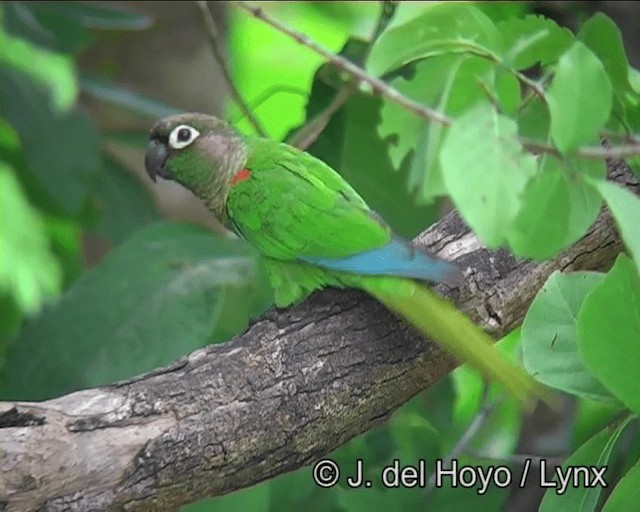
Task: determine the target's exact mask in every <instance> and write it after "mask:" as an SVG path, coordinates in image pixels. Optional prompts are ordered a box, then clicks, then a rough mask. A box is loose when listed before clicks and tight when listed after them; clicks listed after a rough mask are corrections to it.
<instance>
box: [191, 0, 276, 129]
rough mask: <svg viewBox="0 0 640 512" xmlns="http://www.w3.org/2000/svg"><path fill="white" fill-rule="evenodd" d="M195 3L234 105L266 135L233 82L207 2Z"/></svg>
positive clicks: (254, 126)
mask: <svg viewBox="0 0 640 512" xmlns="http://www.w3.org/2000/svg"><path fill="white" fill-rule="evenodd" d="M196 5H197V7H198V9H200V12H201V13H202V20H203V22H204V27H205V33H206V35H207V40H208V41H209V46H210V47H211V52H212V53H213V58H214V59H215V60H216V62H217V63H218V66H219V67H220V72H221V73H222V76H223V77H224V80H225V82H226V84H227V87H228V88H229V92H230V93H231V97H232V98H233V101H235V103H236V105H238V108H239V109H240V110H241V111H242V113H243V114H244V115H245V117H246V118H247V120H248V121H249V123H250V124H251V126H253V129H254V130H255V131H256V133H258V134H259V135H261V136H262V137H266V135H267V133H266V132H265V131H264V129H263V128H262V125H261V124H260V121H258V118H257V117H256V116H255V115H254V113H253V111H252V110H251V108H249V105H247V103H246V102H245V101H244V99H243V98H242V95H241V94H240V91H239V90H238V88H237V87H236V85H235V83H234V82H233V77H232V76H231V71H230V70H229V65H228V63H227V59H226V57H225V55H224V53H223V52H222V44H221V41H220V37H219V33H218V29H217V27H216V22H215V21H214V19H213V16H212V15H211V11H210V10H209V5H208V2H205V1H202V0H198V1H196Z"/></svg>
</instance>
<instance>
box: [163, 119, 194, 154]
mask: <svg viewBox="0 0 640 512" xmlns="http://www.w3.org/2000/svg"><path fill="white" fill-rule="evenodd" d="M198 135H200V132H199V131H198V130H196V129H195V128H193V127H192V126H189V125H187V124H181V125H178V126H176V127H175V128H174V129H173V130H171V133H170V134H169V146H171V147H172V148H173V149H182V148H186V147H187V146H188V145H189V144H191V143H192V142H193V141H194V140H196V139H197V138H198Z"/></svg>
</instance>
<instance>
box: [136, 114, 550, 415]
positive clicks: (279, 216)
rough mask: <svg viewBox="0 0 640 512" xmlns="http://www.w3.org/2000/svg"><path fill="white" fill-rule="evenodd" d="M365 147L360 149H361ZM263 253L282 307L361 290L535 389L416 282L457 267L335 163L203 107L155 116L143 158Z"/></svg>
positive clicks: (508, 383) (461, 353) (525, 390)
mask: <svg viewBox="0 0 640 512" xmlns="http://www.w3.org/2000/svg"><path fill="white" fill-rule="evenodd" d="M363 151H366V148H363ZM145 166H146V169H147V172H148V173H149V175H150V176H151V178H152V179H153V180H154V181H155V179H156V177H157V176H160V177H162V178H165V179H170V180H175V181H177V182H178V183H180V184H182V185H183V186H184V187H186V188H188V189H189V190H191V191H192V192H193V193H194V194H195V195H196V196H198V197H199V198H200V199H201V200H202V201H203V202H204V203H205V204H206V206H207V207H208V208H209V210H211V212H213V214H214V215H215V216H216V217H217V218H218V219H219V220H220V221H221V222H223V223H224V224H225V225H227V226H228V227H229V228H231V229H232V230H233V231H235V232H236V233H237V234H238V235H239V236H241V237H242V238H244V239H245V240H247V241H248V242H249V243H250V244H251V245H253V246H254V247H255V248H257V249H258V250H259V251H260V253H261V254H262V255H263V257H264V260H265V263H266V267H267V272H268V274H269V278H270V281H271V284H272V285H273V288H274V292H275V300H276V304H277V305H278V306H280V307H284V306H287V305H289V304H291V303H294V302H297V301H299V300H301V299H302V298H304V297H305V296H307V295H308V294H309V293H310V292H312V291H313V290H316V289H318V288H322V287H325V286H336V287H352V288H360V289H362V290H365V291H366V292H368V293H369V294H371V295H373V296H374V297H376V298H377V299H378V300H380V301H381V302H382V303H383V304H385V305H386V306H387V307H388V308H389V309H391V310H392V311H395V312H396V313H398V314H400V315H401V316H402V317H404V318H405V319H406V320H408V321H409V322H411V323H412V324H413V325H414V326H415V327H416V328H417V329H419V330H420V331H421V332H423V333H424V334H426V335H428V336H429V337H430V338H431V339H433V340H434V341H436V342H438V343H439V344H440V345H441V346H442V347H444V348H445V349H446V350H447V351H449V352H450V353H452V354H453V355H454V356H456V357H457V358H458V359H460V360H462V361H467V362H469V363H470V364H471V365H472V366H473V367H475V368H476V369H478V370H479V371H481V372H482V373H483V374H484V375H485V376H486V377H487V378H489V379H490V380H493V381H496V382H499V383H501V384H502V386H504V388H505V389H506V390H508V391H509V392H510V393H511V394H512V395H513V396H515V397H516V398H517V399H518V400H520V401H521V402H522V403H523V404H525V405H526V406H530V405H531V404H532V403H533V400H534V399H535V398H536V397H538V396H540V394H541V388H540V387H539V384H537V383H536V382H535V381H534V380H533V379H532V378H531V377H530V376H529V375H528V374H527V373H526V372H525V371H524V370H523V369H522V368H520V367H518V366H516V365H514V364H511V363H510V362H509V361H507V360H506V359H505V358H504V357H502V356H501V355H500V353H499V352H498V351H497V350H496V348H495V347H494V345H493V340H492V339H491V338H490V337H489V336H488V335H487V334H486V333H484V332H483V331H482V330H481V329H479V328H478V327H477V326H476V325H475V324H474V323H473V322H472V321H471V320H469V319H468V318H467V317H466V316H465V315H464V314H463V313H461V312H460V311H458V310H457V309H456V308H455V306H453V304H451V303H449V302H448V301H446V300H445V299H443V298H441V297H439V296H438V295H436V294H435V293H433V292H432V291H431V290H429V289H428V288H427V287H426V286H425V285H424V284H422V283H420V281H432V282H439V281H446V280H447V279H452V278H455V275H456V273H457V272H459V271H458V269H457V268H456V267H455V266H454V265H452V264H450V263H447V262H445V261H442V260H438V259H435V258H432V257H430V256H429V255H427V254H426V253H424V252H422V251H419V250H417V249H415V248H413V247H412V246H411V245H410V244H409V243H408V242H406V241H404V240H402V239H400V238H399V237H398V236H396V235H394V233H393V232H392V230H391V229H390V227H389V226H388V225H387V224H386V222H385V221H384V220H383V219H382V218H381V217H380V216H378V215H377V214H376V213H375V212H373V211H372V210H371V209H370V208H369V207H368V206H367V204H366V203H365V201H364V200H363V199H362V198H361V197H360V196H359V195H358V193H357V192H356V191H355V190H354V189H353V188H351V186H350V185H349V184H348V183H347V182H346V181H345V180H344V179H343V178H342V177H341V176H340V175H339V174H338V173H337V172H335V171H334V170H333V169H331V168H330V167H329V166H327V165H326V164H324V163H323V162H322V161H320V160H318V159H316V158H315V157H313V156H311V155H309V154H308V153H305V152H304V151H301V150H298V149H296V148H293V147H291V146H288V145H287V144H283V143H278V142H275V141H273V140H269V139H265V138H261V137H252V136H244V135H241V134H239V133H238V132H237V131H235V130H234V129H233V128H232V127H231V126H229V125H228V124H227V123H226V122H224V121H221V120H219V119H217V118H215V117H212V116H208V115H203V114H184V115H179V116H173V117H168V118H166V119H163V120H161V121H159V122H158V123H157V124H156V125H155V126H154V127H153V128H152V130H151V135H150V142H149V146H148V149H147V153H146V157H145Z"/></svg>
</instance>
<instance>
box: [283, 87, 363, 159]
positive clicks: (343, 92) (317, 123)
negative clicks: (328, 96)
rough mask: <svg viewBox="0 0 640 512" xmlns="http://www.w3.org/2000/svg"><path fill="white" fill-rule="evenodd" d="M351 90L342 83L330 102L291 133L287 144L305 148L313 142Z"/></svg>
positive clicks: (349, 94)
mask: <svg viewBox="0 0 640 512" xmlns="http://www.w3.org/2000/svg"><path fill="white" fill-rule="evenodd" d="M352 92H353V88H352V87H349V86H348V85H343V86H342V87H341V88H340V90H338V92H337V94H336V95H335V96H334V98H333V100H331V103H329V104H328V105H327V106H326V107H325V108H324V109H323V110H322V111H321V112H320V113H319V114H317V115H316V116H314V118H313V119H312V120H311V121H309V122H308V123H306V124H305V125H304V126H303V127H301V128H300V129H299V130H298V131H297V132H296V133H294V134H293V136H292V137H291V139H290V140H289V141H288V143H289V144H291V145H292V146H295V147H297V148H300V149H307V148H308V147H309V146H311V144H313V143H314V142H315V141H316V140H317V139H318V137H319V136H320V134H321V133H322V131H323V130H324V129H325V128H326V127H327V125H328V124H329V121H331V118H332V117H333V114H335V113H336V112H337V111H338V110H340V108H341V107H342V106H343V105H344V104H345V103H346V102H347V100H348V99H349V97H350V96H351V94H352Z"/></svg>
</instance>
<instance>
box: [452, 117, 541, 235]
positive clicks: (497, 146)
mask: <svg viewBox="0 0 640 512" xmlns="http://www.w3.org/2000/svg"><path fill="white" fill-rule="evenodd" d="M516 132H517V126H516V124H515V122H514V121H512V120H511V119H509V118H506V117H504V116H502V115H500V114H498V113H497V112H495V111H494V110H493V109H492V108H491V106H490V105H487V104H479V105H478V106H476V107H475V108H473V109H471V110H469V111H468V112H467V113H466V114H464V115H463V116H462V117H460V118H459V119H458V120H456V122H454V124H453V126H452V127H451V128H450V129H449V133H448V134H447V137H446V139H445V142H444V144H443V147H442V151H441V153H440V164H441V165H442V172H443V178H444V183H445V185H446V187H447V190H448V191H449V193H450V195H451V198H452V199H453V202H454V203H455V205H456V207H457V208H458V210H459V211H460V214H461V216H462V218H463V219H464V220H465V221H466V222H467V224H468V225H469V226H470V227H471V228H472V229H473V230H474V231H475V232H476V233H477V234H478V236H479V237H480V239H481V240H482V241H483V242H484V243H485V244H487V246H489V247H498V246H500V245H501V244H502V243H503V242H504V241H505V238H506V236H507V233H508V232H509V229H510V227H511V224H512V222H513V220H514V218H515V217H516V215H517V213H518V211H519V210H520V206H521V194H522V191H523V189H524V188H525V186H526V184H527V181H528V180H529V179H530V178H531V176H532V175H533V174H534V173H535V168H536V163H535V159H534V158H533V157H532V156H531V155H529V154H527V153H525V152H524V150H523V148H522V145H521V144H520V142H519V141H518V139H517V133H516Z"/></svg>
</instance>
